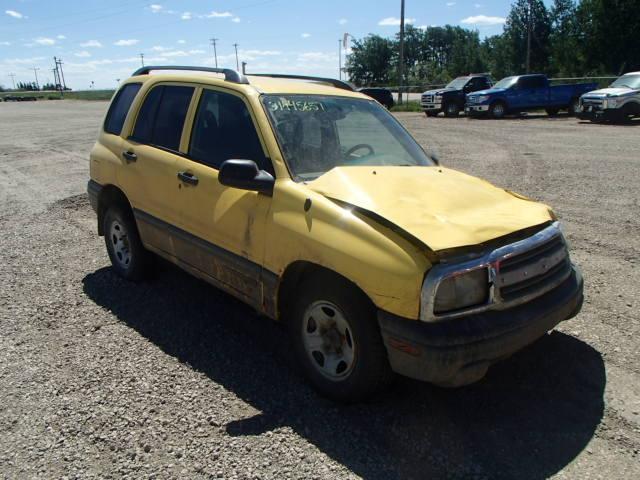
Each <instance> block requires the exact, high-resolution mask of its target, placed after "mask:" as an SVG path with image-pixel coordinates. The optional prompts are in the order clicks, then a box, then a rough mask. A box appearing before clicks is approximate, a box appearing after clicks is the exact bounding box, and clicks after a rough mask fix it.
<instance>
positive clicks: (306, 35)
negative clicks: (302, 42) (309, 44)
mask: <svg viewBox="0 0 640 480" xmlns="http://www.w3.org/2000/svg"><path fill="white" fill-rule="evenodd" d="M300 36H301V37H302V38H309V37H310V36H311V34H310V33H303V34H302V35H300Z"/></svg>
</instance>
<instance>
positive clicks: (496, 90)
mask: <svg viewBox="0 0 640 480" xmlns="http://www.w3.org/2000/svg"><path fill="white" fill-rule="evenodd" d="M505 90H506V88H487V89H486V90H478V91H477V92H472V93H467V95H493V94H495V93H502V92H504V91H505Z"/></svg>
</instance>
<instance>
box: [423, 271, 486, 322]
mask: <svg viewBox="0 0 640 480" xmlns="http://www.w3.org/2000/svg"><path fill="white" fill-rule="evenodd" d="M488 297H489V273H488V271H487V269H486V268H478V269H476V270H471V271H470V272H464V273H458V274H454V275H452V276H450V277H447V278H445V279H444V280H442V281H441V282H440V285H438V290H437V291H436V296H435V301H434V307H433V311H434V313H435V314H440V313H445V312H450V311H452V310H459V309H461V308H466V307H472V306H474V305H481V304H483V303H486V301H487V299H488Z"/></svg>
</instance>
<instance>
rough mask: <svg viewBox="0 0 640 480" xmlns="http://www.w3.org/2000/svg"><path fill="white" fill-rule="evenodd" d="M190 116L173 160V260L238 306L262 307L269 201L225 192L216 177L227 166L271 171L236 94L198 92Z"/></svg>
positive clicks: (251, 194)
mask: <svg viewBox="0 0 640 480" xmlns="http://www.w3.org/2000/svg"><path fill="white" fill-rule="evenodd" d="M194 105H196V107H195V110H194V111H193V112H192V115H191V116H192V117H193V126H192V129H191V134H190V138H189V142H188V147H187V151H188V153H187V156H186V157H181V158H178V159H177V163H176V172H175V174H174V175H176V176H177V177H178V178H179V180H180V184H181V185H180V193H179V196H178V197H179V199H180V200H179V204H180V206H179V208H180V217H181V228H183V229H184V235H185V238H184V240H185V242H186V243H185V249H184V251H183V252H181V255H180V258H181V259H182V260H183V261H184V262H186V263H188V264H189V265H191V266H193V267H195V268H197V269H198V270H200V271H201V272H203V273H205V274H206V275H208V276H210V277H212V278H214V279H216V280H217V281H218V282H221V283H222V284H224V287H225V288H226V289H227V290H231V291H232V293H234V294H236V295H237V296H239V297H241V298H243V299H244V300H245V301H247V302H249V303H251V304H253V305H255V306H260V305H261V303H262V297H263V295H262V274H263V271H262V267H261V265H262V262H263V257H264V248H265V221H266V217H267V213H268V210H269V208H270V205H271V197H269V196H267V195H264V194H261V193H258V192H254V191H247V190H240V189H237V188H231V187H226V186H224V185H222V184H221V183H220V182H218V169H219V168H220V165H221V164H222V163H223V162H224V161H225V160H229V159H248V160H254V161H255V162H256V163H257V164H258V166H259V167H260V168H261V169H265V170H268V171H271V170H272V167H271V163H270V160H269V159H268V158H267V155H266V150H265V148H264V146H263V143H262V142H261V141H260V138H259V136H258V133H257V130H256V128H255V122H254V121H253V118H252V116H251V113H250V112H251V110H250V108H249V106H248V105H247V104H246V103H245V101H244V99H243V98H242V97H241V96H240V95H239V94H237V93H235V92H231V91H224V90H222V89H219V90H217V89H210V88H204V89H202V90H201V94H200V98H199V101H197V103H194Z"/></svg>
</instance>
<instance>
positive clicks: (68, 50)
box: [0, 0, 511, 89]
mask: <svg viewBox="0 0 640 480" xmlns="http://www.w3.org/2000/svg"><path fill="white" fill-rule="evenodd" d="M510 4H511V1H510V0H421V1H418V0H406V11H405V17H406V19H407V22H408V23H413V24H414V25H415V26H419V27H420V26H425V25H444V24H452V25H461V26H464V27H468V28H471V29H477V30H479V31H480V34H481V35H482V36H485V35H491V34H494V33H500V32H501V31H502V23H503V22H504V17H506V16H507V14H508V12H509V7H510ZM0 5H1V11H0V85H4V86H5V87H6V86H11V78H10V77H9V74H10V73H14V74H15V79H16V82H17V81H33V79H34V72H33V68H39V69H40V70H39V71H38V76H39V80H40V82H41V83H42V82H44V81H47V80H50V81H53V74H52V72H51V69H52V68H53V57H54V56H57V57H60V58H62V60H63V62H64V74H65V79H66V81H67V84H68V85H69V86H71V87H72V88H74V89H87V88H88V87H89V85H90V84H91V82H92V81H93V82H95V83H94V85H95V87H96V88H113V87H115V86H116V85H117V79H124V78H126V77H127V76H129V75H130V74H131V72H133V70H135V68H137V67H138V66H140V58H139V54H140V53H144V55H145V63H146V64H175V65H179V64H182V65H185V64H186V65H209V66H211V65H213V48H212V47H211V45H210V44H209V39H210V38H211V37H215V38H217V39H218V41H217V51H218V63H219V65H220V66H227V67H232V68H234V67H235V63H236V61H235V53H234V47H233V44H234V43H238V53H239V57H240V61H246V62H247V71H248V72H251V71H254V72H258V71H261V72H266V71H269V72H282V73H301V74H309V75H323V76H334V77H337V75H338V39H339V38H342V35H343V34H344V33H345V32H348V33H350V34H351V35H353V36H354V37H356V38H360V37H362V36H364V35H366V34H368V33H377V34H380V35H383V36H392V35H393V34H394V33H395V32H397V30H398V24H399V20H398V18H399V16H400V1H399V0H377V1H376V0H350V1H344V0H342V1H338V0H323V1H313V2H311V1H303V0H298V1H296V0H236V1H204V0H182V1H178V0H154V1H140V0H128V1H127V0H110V1H104V0H103V1H97V0H57V1H53V0H2V1H0Z"/></svg>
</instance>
